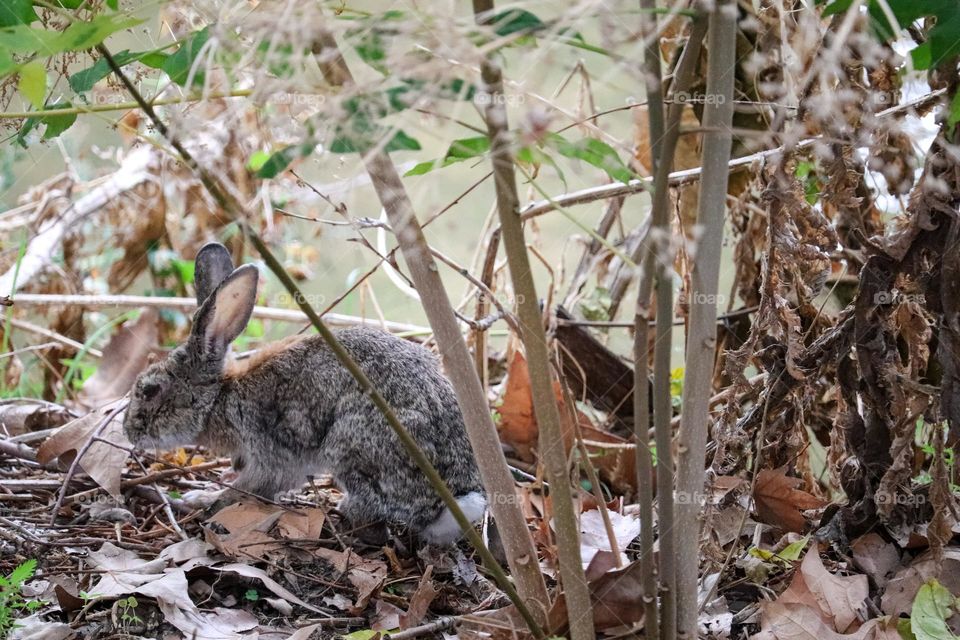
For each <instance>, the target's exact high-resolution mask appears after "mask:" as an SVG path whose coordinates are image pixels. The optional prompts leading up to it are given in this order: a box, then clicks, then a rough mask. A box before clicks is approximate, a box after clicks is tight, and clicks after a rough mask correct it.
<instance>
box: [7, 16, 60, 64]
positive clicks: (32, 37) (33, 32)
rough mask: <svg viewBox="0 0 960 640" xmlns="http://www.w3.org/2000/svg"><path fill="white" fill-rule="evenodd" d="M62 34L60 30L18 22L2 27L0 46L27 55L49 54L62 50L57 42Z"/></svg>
mask: <svg viewBox="0 0 960 640" xmlns="http://www.w3.org/2000/svg"><path fill="white" fill-rule="evenodd" d="M60 36H61V33H60V32H59V31H51V30H49V29H34V28H33V27H28V26H27V25H24V24H16V25H13V26H12V27H4V28H2V29H0V47H2V48H4V49H7V50H9V51H10V52H11V53H22V54H25V55H34V54H37V53H39V54H40V55H44V56H48V55H53V54H54V53H59V52H60V51H62V49H59V48H58V46H59V45H58V44H57V41H58V39H59V38H60Z"/></svg>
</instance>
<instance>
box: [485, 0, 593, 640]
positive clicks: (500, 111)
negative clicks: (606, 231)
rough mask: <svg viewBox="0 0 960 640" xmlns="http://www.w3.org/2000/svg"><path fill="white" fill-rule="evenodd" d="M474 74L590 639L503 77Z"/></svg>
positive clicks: (574, 585) (560, 514) (566, 570)
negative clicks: (483, 97) (478, 80)
mask: <svg viewBox="0 0 960 640" xmlns="http://www.w3.org/2000/svg"><path fill="white" fill-rule="evenodd" d="M493 11H494V5H493V0H474V2H473V13H474V17H475V19H476V21H477V23H478V24H481V25H483V24H485V23H488V22H489V21H490V20H491V19H492V18H493ZM480 75H481V78H482V79H483V88H482V91H484V92H485V93H486V94H487V98H488V99H487V100H486V104H485V105H484V108H483V115H484V120H485V121H486V124H487V136H488V137H489V139H490V155H491V159H492V162H493V175H494V184H495V187H496V199H497V210H498V213H499V216H500V228H501V230H502V234H503V246H504V250H505V251H506V254H507V262H508V264H509V265H510V278H511V280H512V282H513V289H514V292H515V293H516V296H517V307H518V314H519V317H520V323H521V325H522V327H523V331H522V332H521V334H520V337H521V338H522V340H523V345H524V349H525V351H526V356H527V364H528V369H529V374H530V387H531V390H532V395H533V406H534V413H535V414H536V418H537V425H538V427H539V430H540V436H539V440H540V451H539V453H540V460H541V462H542V463H543V464H544V466H545V467H546V470H547V475H548V477H549V479H550V482H551V484H552V485H553V486H552V492H551V503H552V505H553V515H554V526H555V529H556V533H557V556H558V560H559V564H560V576H561V580H562V582H563V591H564V598H565V599H566V604H567V610H568V611H569V612H570V615H568V622H569V625H570V634H571V637H572V638H573V640H588V639H589V640H593V638H594V629H593V615H592V613H591V604H590V591H589V589H588V587H587V580H586V577H585V576H584V571H583V565H582V563H581V556H580V531H579V527H578V526H577V517H576V514H575V513H574V509H573V497H572V492H571V488H570V478H569V476H568V474H567V456H566V453H565V451H564V447H563V434H562V432H561V429H560V411H559V409H558V407H557V403H556V399H555V396H554V391H553V381H552V377H551V375H550V356H549V351H548V348H547V340H546V334H545V332H544V328H543V316H542V313H541V310H540V304H539V298H538V297H537V291H536V287H535V285H534V282H533V273H532V270H531V265H530V256H529V255H528V253H527V245H526V241H525V239H524V233H523V223H522V222H521V219H520V216H519V215H517V210H518V208H519V195H518V194H517V176H516V170H515V168H514V162H513V150H512V148H511V147H512V139H511V134H510V131H509V124H508V122H509V121H508V118H507V110H506V106H505V101H502V100H501V98H502V97H503V73H502V71H501V69H500V67H499V66H497V64H496V63H495V62H494V59H493V58H492V57H486V58H484V59H483V60H482V61H481V63H480Z"/></svg>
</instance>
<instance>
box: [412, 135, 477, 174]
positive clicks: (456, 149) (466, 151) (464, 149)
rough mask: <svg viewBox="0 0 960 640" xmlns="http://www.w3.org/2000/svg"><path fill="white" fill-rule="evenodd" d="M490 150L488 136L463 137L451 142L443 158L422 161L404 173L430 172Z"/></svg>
mask: <svg viewBox="0 0 960 640" xmlns="http://www.w3.org/2000/svg"><path fill="white" fill-rule="evenodd" d="M489 150H490V139H489V138H487V136H477V137H475V138H462V139H460V140H454V141H453V142H452V143H451V144H450V148H448V149H447V153H446V154H444V156H443V158H442V159H441V160H439V161H434V160H431V161H429V162H421V163H420V164H418V165H416V166H415V167H413V168H412V169H410V170H409V171H407V172H406V173H405V174H403V175H404V176H422V175H423V174H425V173H429V172H431V171H433V170H434V169H439V168H442V167H449V166H450V165H451V164H456V163H457V162H463V161H464V160H467V159H469V158H476V157H478V156H482V155H483V154H485V153H486V152H487V151H489Z"/></svg>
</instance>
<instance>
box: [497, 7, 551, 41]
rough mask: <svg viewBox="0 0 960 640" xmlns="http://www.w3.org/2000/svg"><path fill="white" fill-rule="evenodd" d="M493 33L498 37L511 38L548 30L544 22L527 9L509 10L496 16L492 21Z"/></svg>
mask: <svg viewBox="0 0 960 640" xmlns="http://www.w3.org/2000/svg"><path fill="white" fill-rule="evenodd" d="M491 23H493V25H494V27H493V32H494V33H496V34H497V35H498V36H509V35H512V34H514V33H534V32H536V31H540V30H541V29H546V27H547V25H546V24H544V22H543V20H541V19H540V18H538V17H537V16H536V15H534V14H533V13H530V12H529V11H527V10H526V9H509V10H507V11H501V12H500V13H498V14H496V15H495V16H494V17H493V20H491Z"/></svg>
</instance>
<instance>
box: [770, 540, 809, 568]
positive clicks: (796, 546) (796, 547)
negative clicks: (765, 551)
mask: <svg viewBox="0 0 960 640" xmlns="http://www.w3.org/2000/svg"><path fill="white" fill-rule="evenodd" d="M808 542H810V536H804V537H803V538H800V539H799V540H797V541H796V542H793V543H791V544H788V545H787V546H786V547H784V549H783V550H782V551H780V553H778V554H777V557H778V558H780V559H781V560H789V561H791V562H792V561H795V560H799V559H800V556H801V555H802V554H803V550H804V549H806V548H807V543H808Z"/></svg>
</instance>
